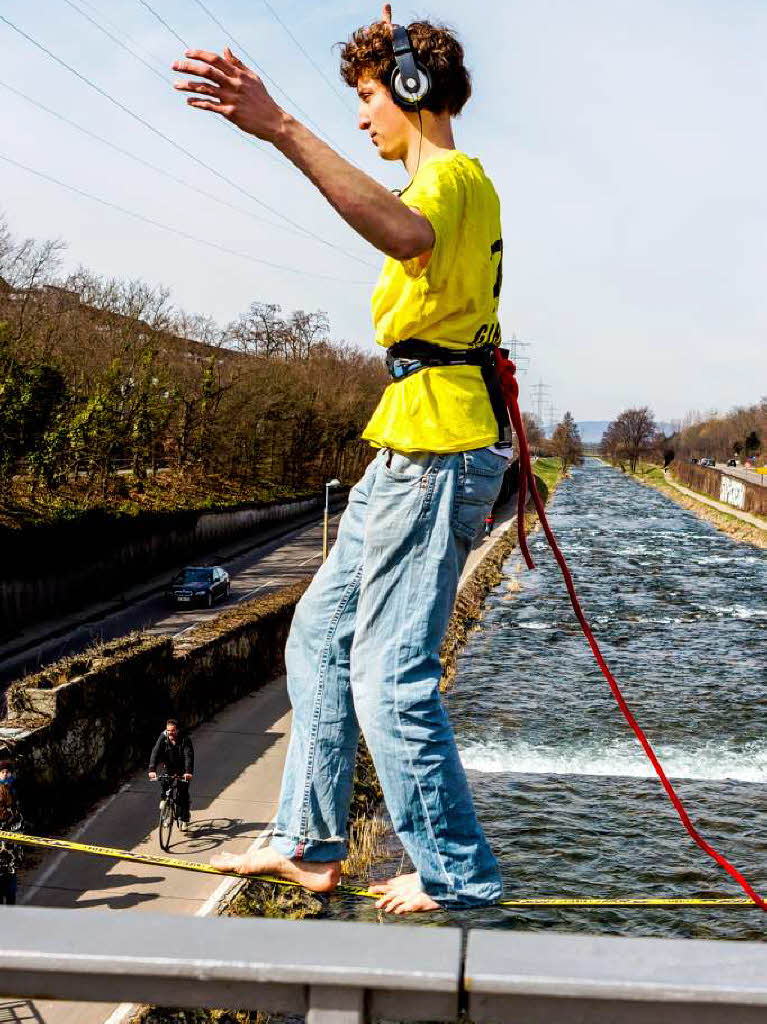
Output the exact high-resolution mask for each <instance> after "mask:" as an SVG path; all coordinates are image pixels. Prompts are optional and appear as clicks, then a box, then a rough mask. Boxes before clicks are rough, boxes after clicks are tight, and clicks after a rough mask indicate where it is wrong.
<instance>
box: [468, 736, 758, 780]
mask: <svg viewBox="0 0 767 1024" xmlns="http://www.w3.org/2000/svg"><path fill="white" fill-rule="evenodd" d="M654 749H655V748H654ZM655 753H656V754H657V756H658V758H659V759H660V762H661V764H662V765H663V769H664V771H665V772H666V774H667V776H668V777H669V778H672V779H699V780H708V781H712V782H724V781H726V780H728V779H731V780H734V781H738V782H761V783H767V741H759V742H753V743H749V744H747V745H746V746H744V747H734V746H732V745H728V744H723V743H722V742H721V741H716V742H711V743H707V744H703V745H701V746H699V747H689V746H684V747H681V746H662V747H658V748H657V749H656V750H655ZM460 754H461V760H462V762H463V765H464V767H465V768H466V769H467V770H468V771H474V772H487V773H494V774H499V773H514V774H523V775H603V776H625V777H627V778H650V777H652V778H655V770H654V768H653V767H652V765H651V764H650V761H649V760H648V758H647V756H646V754H645V752H644V750H643V749H642V747H641V746H640V745H639V742H638V741H632V740H626V741H625V742H617V741H616V742H614V743H612V744H610V745H598V744H593V745H591V746H585V745H584V746H578V747H568V746H567V745H566V744H563V745H562V746H561V747H549V746H542V745H541V746H539V745H536V744H532V743H527V742H525V741H524V740H517V741H515V742H514V743H512V744H508V745H507V744H504V743H502V742H498V741H496V742H487V743H483V742H475V743H470V744H468V745H467V746H465V747H463V748H462V749H461V751H460Z"/></svg>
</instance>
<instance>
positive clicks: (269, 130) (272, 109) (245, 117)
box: [173, 49, 435, 260]
mask: <svg viewBox="0 0 767 1024" xmlns="http://www.w3.org/2000/svg"><path fill="white" fill-rule="evenodd" d="M186 57H187V58H188V59H186V60H178V61H176V62H175V63H174V65H173V68H174V70H176V71H182V72H185V73H187V74H191V75H195V76H197V79H202V81H198V80H191V79H187V80H186V81H183V82H177V83H176V84H175V88H176V89H178V90H179V92H188V93H193V94H194V95H193V96H192V97H191V98H189V99H187V103H188V104H189V105H190V106H192V107H196V108H197V109H198V110H210V111H213V112H215V113H216V114H220V115H221V116H222V117H225V118H227V120H229V121H231V122H232V123H233V124H236V125H237V127H238V128H240V129H241V130H242V131H244V132H247V133H248V134H250V135H255V136H256V137H257V138H259V139H264V140H265V141H267V142H271V143H272V145H274V146H275V147H276V148H277V149H278V150H280V152H281V153H284V155H285V156H286V157H287V158H288V159H289V160H291V161H292V162H293V163H294V164H295V165H296V167H298V168H299V170H301V171H302V172H303V173H304V174H305V175H306V176H307V178H309V179H310V181H312V183H313V184H314V185H316V186H317V188H318V189H319V190H320V192H321V193H322V194H323V195H324V196H325V198H326V199H327V201H328V202H329V203H330V205H331V206H332V207H333V208H334V209H336V210H337V211H338V213H340V215H341V216H342V217H343V219H344V220H345V221H346V222H347V223H348V224H350V225H351V227H353V228H354V230H355V231H357V232H358V233H359V234H360V235H362V237H363V238H365V239H366V240H367V241H368V242H370V243H371V245H374V246H375V247H376V249H379V250H380V251H381V252H383V253H386V255H387V256H393V257H394V258H395V259H398V260H407V259H412V258H413V257H414V256H420V255H421V254H422V253H425V252H428V251H429V250H430V249H432V248H433V246H434V243H435V236H434V230H433V228H432V226H431V224H430V223H429V221H428V220H427V219H426V217H424V216H423V215H422V214H420V213H418V211H417V210H412V209H410V208H409V207H407V206H405V204H404V203H402V202H400V200H399V199H398V198H397V197H396V196H394V195H392V194H391V192H389V191H388V189H386V188H384V187H383V185H380V184H379V183H378V182H377V181H375V180H374V179H373V178H371V177H370V176H369V175H368V174H365V172H364V171H361V170H359V169H358V168H357V167H355V166H354V165H353V164H350V163H349V162H348V161H347V160H344V158H343V157H342V156H340V155H339V154H338V153H336V151H335V150H334V149H331V147H330V146H328V145H326V144H325V143H324V142H322V141H321V140H320V139H318V138H317V136H316V135H314V134H313V133H312V132H310V131H309V129H308V128H306V127H305V126H304V125H303V124H301V122H300V121H297V120H296V119H295V118H294V117H291V116H290V115H289V114H288V113H286V112H285V111H284V110H283V109H282V108H281V107H280V106H279V105H278V104H277V103H275V101H274V100H273V99H272V97H271V96H270V95H269V93H268V92H267V90H266V87H265V86H264V83H263V82H262V81H261V79H260V78H259V76H258V75H257V74H255V72H253V71H251V70H250V69H249V68H247V67H246V66H245V65H244V64H243V63H242V61H241V60H239V59H238V58H237V57H235V56H234V55H233V54H232V52H231V50H229V49H225V50H224V53H223V56H219V55H218V54H216V53H211V52H209V51H207V50H187V51H186ZM195 61H196V62H198V63H194V62H195Z"/></svg>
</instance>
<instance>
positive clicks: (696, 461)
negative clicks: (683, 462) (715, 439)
mask: <svg viewBox="0 0 767 1024" xmlns="http://www.w3.org/2000/svg"><path fill="white" fill-rule="evenodd" d="M690 462H691V463H692V464H693V466H697V465H698V460H697V459H695V458H693V459H690Z"/></svg>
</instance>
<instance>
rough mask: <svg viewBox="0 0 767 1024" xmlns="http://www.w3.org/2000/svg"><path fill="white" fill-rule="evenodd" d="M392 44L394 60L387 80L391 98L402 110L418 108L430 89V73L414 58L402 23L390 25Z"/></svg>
mask: <svg viewBox="0 0 767 1024" xmlns="http://www.w3.org/2000/svg"><path fill="white" fill-rule="evenodd" d="M392 44H393V46H394V60H395V62H396V67H395V68H394V70H393V71H392V73H391V81H390V82H389V88H390V89H391V94H392V99H393V100H394V102H395V103H396V104H397V106H398V107H402V109H403V110H418V109H419V107H421V106H422V105H423V102H424V100H425V99H426V98H427V97H428V95H429V92H430V91H431V75H430V74H429V72H428V70H427V69H426V68H425V67H424V66H423V64H419V63H418V61H417V60H416V56H415V53H414V51H413V44H412V43H411V42H410V36H409V35H408V31H407V29H406V28H405V27H404V25H393V26H392Z"/></svg>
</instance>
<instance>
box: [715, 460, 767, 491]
mask: <svg viewBox="0 0 767 1024" xmlns="http://www.w3.org/2000/svg"><path fill="white" fill-rule="evenodd" d="M716 468H717V469H719V470H721V471H722V473H726V474H727V476H737V477H740V479H741V480H747V481H748V482H749V483H750V484H757V485H759V486H761V487H767V473H755V472H754V471H753V469H744V468H743V466H728V465H727V463H726V462H717V464H716Z"/></svg>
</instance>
